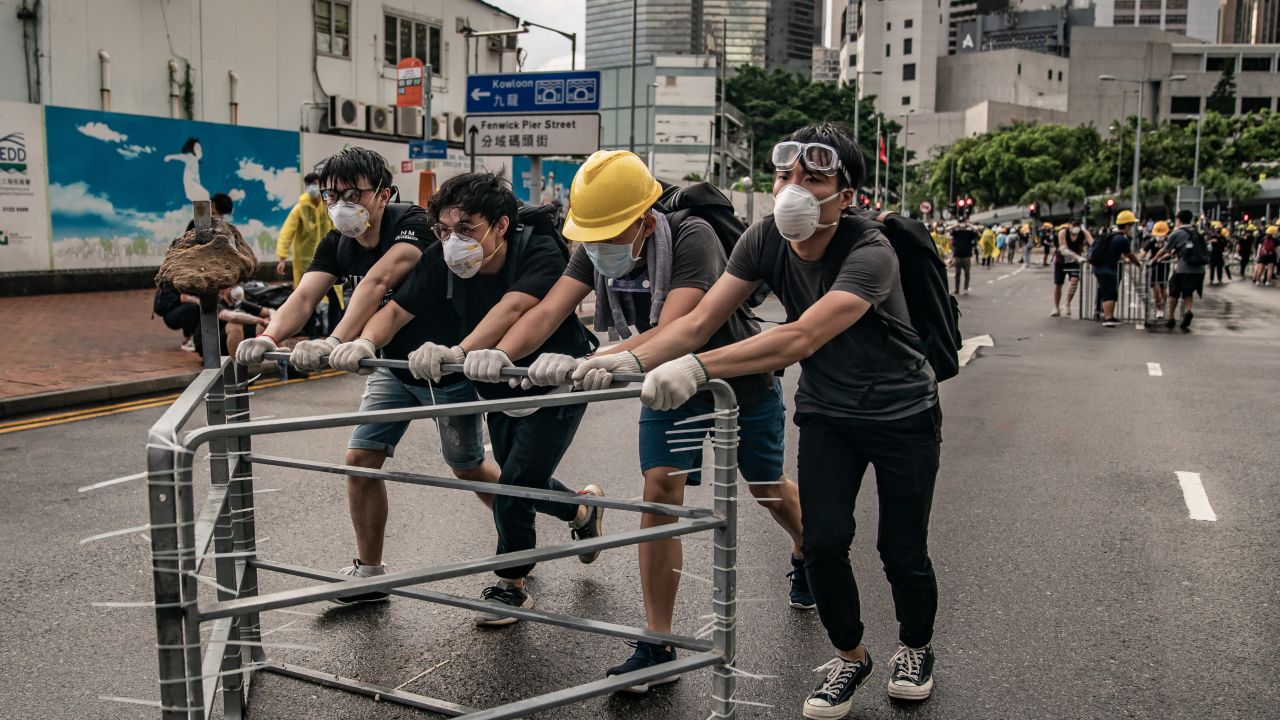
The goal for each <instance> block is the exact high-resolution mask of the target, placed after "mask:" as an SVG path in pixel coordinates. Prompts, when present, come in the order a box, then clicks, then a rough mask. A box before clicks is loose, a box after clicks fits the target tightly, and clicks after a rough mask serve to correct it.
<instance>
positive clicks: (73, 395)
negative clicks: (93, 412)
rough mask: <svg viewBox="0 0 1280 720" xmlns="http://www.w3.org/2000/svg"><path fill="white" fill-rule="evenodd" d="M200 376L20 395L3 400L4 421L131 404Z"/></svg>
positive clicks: (188, 374) (0, 407)
mask: <svg viewBox="0 0 1280 720" xmlns="http://www.w3.org/2000/svg"><path fill="white" fill-rule="evenodd" d="M199 374H200V371H199V370H194V371H191V372H184V373H177V374H174V375H165V376H162V377H154V378H147V379H146V380H129V381H126V382H118V383H103V384H101V385H90V386H88V387H82V388H71V389H70V390H55V391H53V392H45V393H36V394H34V395H19V396H18V397H13V398H6V399H3V400H0V418H10V417H16V416H18V415H29V414H31V413H38V412H44V411H46V410H58V409H61V408H66V407H71V406H74V405H88V404H91V403H98V402H107V401H110V400H128V399H130V398H135V397H138V396H140V395H150V394H152V393H158V392H164V391H166V390H178V389H181V388H185V387H186V386H187V385H190V384H191V381H192V380H195V379H196V376H197V375H199Z"/></svg>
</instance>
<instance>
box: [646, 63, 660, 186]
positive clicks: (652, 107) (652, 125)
mask: <svg viewBox="0 0 1280 720" xmlns="http://www.w3.org/2000/svg"><path fill="white" fill-rule="evenodd" d="M648 100H649V172H653V146H654V144H655V143H656V142H657V139H658V121H657V120H656V119H655V118H654V113H655V112H656V111H657V109H658V83H656V82H654V83H649V92H648Z"/></svg>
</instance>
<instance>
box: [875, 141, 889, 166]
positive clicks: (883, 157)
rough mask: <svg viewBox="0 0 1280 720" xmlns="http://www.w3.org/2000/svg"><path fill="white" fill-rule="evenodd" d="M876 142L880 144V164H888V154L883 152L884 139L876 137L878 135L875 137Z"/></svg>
mask: <svg viewBox="0 0 1280 720" xmlns="http://www.w3.org/2000/svg"><path fill="white" fill-rule="evenodd" d="M876 142H878V143H880V162H882V163H888V162H889V155H888V154H886V153H885V150H884V138H882V137H880V136H878V135H877V136H876Z"/></svg>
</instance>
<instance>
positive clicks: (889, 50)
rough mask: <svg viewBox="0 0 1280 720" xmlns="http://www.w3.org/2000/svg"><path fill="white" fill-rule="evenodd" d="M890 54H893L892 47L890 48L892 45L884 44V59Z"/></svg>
mask: <svg viewBox="0 0 1280 720" xmlns="http://www.w3.org/2000/svg"><path fill="white" fill-rule="evenodd" d="M891 54H893V46H892V45H890V44H889V43H885V44H884V56H885V57H889V56H890V55H891Z"/></svg>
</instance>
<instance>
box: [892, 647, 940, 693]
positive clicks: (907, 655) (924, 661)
mask: <svg viewBox="0 0 1280 720" xmlns="http://www.w3.org/2000/svg"><path fill="white" fill-rule="evenodd" d="M889 664H890V668H891V670H890V673H889V697H891V698H895V699H898V700H924V699H926V698H928V697H929V693H931V692H933V646H931V645H925V646H924V647H922V648H909V647H907V646H906V645H899V646H898V653H897V654H896V655H894V656H893V659H892V660H890V661H889Z"/></svg>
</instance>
